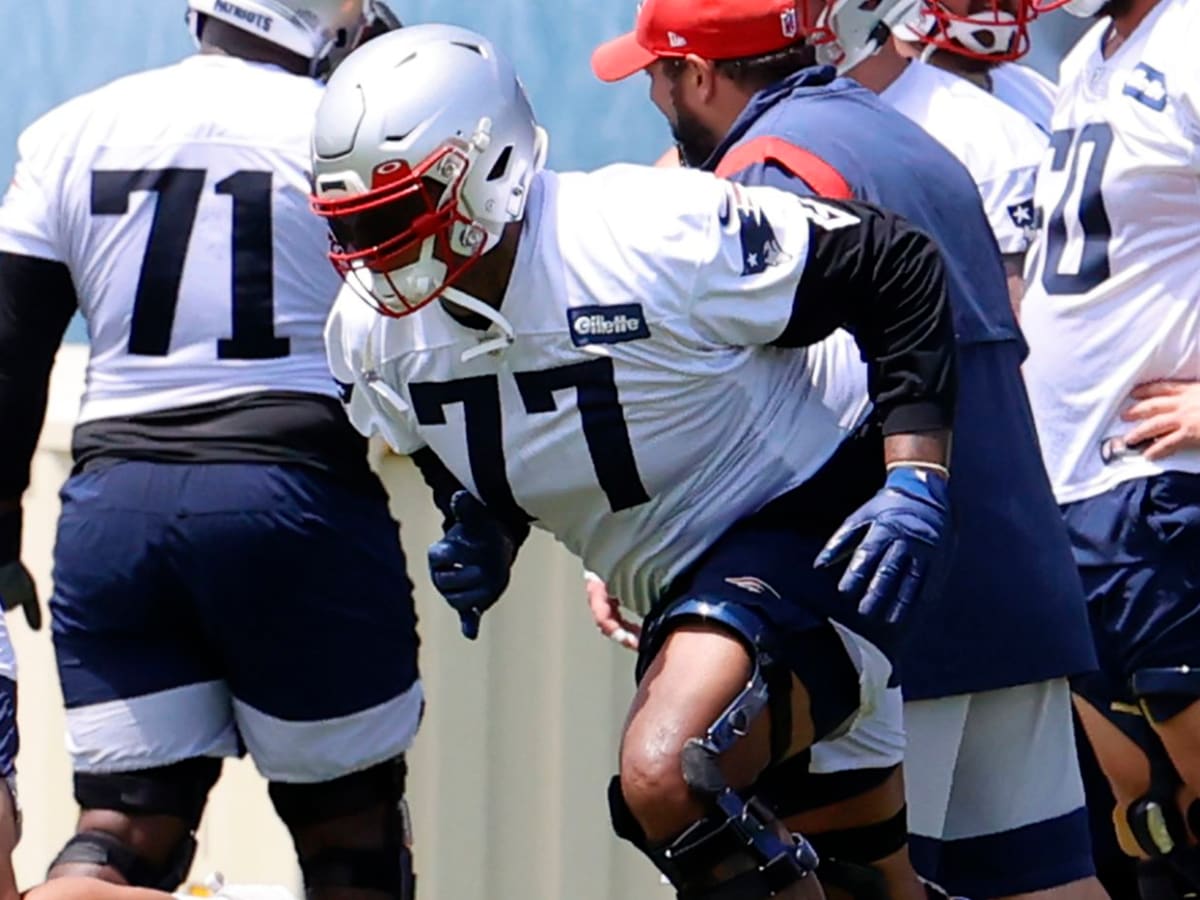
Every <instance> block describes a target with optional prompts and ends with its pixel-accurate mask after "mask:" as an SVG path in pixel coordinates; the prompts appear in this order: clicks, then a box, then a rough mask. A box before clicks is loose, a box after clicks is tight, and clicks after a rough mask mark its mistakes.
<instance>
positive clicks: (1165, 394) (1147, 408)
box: [1121, 381, 1200, 459]
mask: <svg viewBox="0 0 1200 900" xmlns="http://www.w3.org/2000/svg"><path fill="white" fill-rule="evenodd" d="M1130 396H1131V397H1132V398H1133V400H1134V401H1135V402H1134V404H1133V405H1132V406H1130V407H1129V409H1127V410H1125V412H1124V413H1122V414H1121V418H1123V419H1124V420H1125V421H1127V422H1136V423H1137V424H1136V425H1134V426H1133V428H1132V430H1130V432H1129V433H1128V434H1126V435H1125V436H1124V441H1125V446H1127V447H1140V449H1141V452H1142V456H1144V457H1146V459H1162V458H1163V457H1165V456H1170V455H1171V454H1172V453H1178V452H1179V451H1180V450H1187V449H1191V448H1196V447H1200V382H1195V381H1150V382H1147V383H1146V384H1139V385H1138V386H1137V387H1135V388H1134V389H1133V392H1132V393H1131V394H1130Z"/></svg>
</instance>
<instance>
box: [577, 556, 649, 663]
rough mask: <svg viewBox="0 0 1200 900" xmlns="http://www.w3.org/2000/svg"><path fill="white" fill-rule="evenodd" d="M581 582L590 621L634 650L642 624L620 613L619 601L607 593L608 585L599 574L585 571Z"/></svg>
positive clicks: (606, 635)
mask: <svg viewBox="0 0 1200 900" xmlns="http://www.w3.org/2000/svg"><path fill="white" fill-rule="evenodd" d="M583 583H584V589H585V590H586V591H587V601H588V608H589V609H590V610H591V611H592V621H593V622H595V623H596V627H597V628H599V629H600V633H601V634H602V635H604V636H605V637H606V638H608V639H609V640H612V641H616V642H617V643H618V644H620V645H621V646H622V647H626V648H628V649H630V650H636V649H637V648H638V638H640V637H641V634H642V626H641V625H639V624H637V622H632V621H630V620H629V619H626V618H625V617H624V616H623V615H621V601H620V600H618V599H617V598H616V597H610V596H609V595H608V585H606V584H605V583H604V579H603V578H601V577H600V576H599V575H597V574H595V573H594V572H587V573H585V574H584V576H583Z"/></svg>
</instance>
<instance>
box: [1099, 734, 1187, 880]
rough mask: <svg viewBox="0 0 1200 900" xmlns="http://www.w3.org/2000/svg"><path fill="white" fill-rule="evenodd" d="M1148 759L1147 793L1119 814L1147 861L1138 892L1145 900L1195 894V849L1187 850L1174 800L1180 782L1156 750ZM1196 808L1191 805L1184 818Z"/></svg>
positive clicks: (1140, 872)
mask: <svg viewBox="0 0 1200 900" xmlns="http://www.w3.org/2000/svg"><path fill="white" fill-rule="evenodd" d="M1149 756H1150V790H1149V791H1147V792H1146V793H1145V794H1144V795H1143V796H1141V797H1139V798H1138V799H1137V800H1135V801H1134V802H1133V803H1131V804H1129V808H1128V809H1126V810H1125V816H1124V825H1125V827H1126V828H1127V829H1128V834H1129V835H1130V836H1131V837H1132V838H1133V840H1134V842H1135V843H1136V844H1137V846H1138V847H1139V848H1140V849H1141V851H1142V852H1143V853H1145V854H1146V856H1147V857H1149V859H1148V860H1143V861H1142V862H1141V863H1140V864H1139V866H1138V884H1139V890H1140V891H1141V893H1142V896H1143V898H1145V900H1158V898H1159V897H1161V898H1164V900H1166V898H1174V897H1184V896H1194V895H1195V893H1196V892H1197V891H1200V847H1195V846H1189V844H1190V839H1189V833H1188V824H1187V823H1186V822H1185V821H1184V815H1183V814H1182V813H1181V812H1180V810H1179V805H1178V799H1177V797H1178V789H1179V786H1180V784H1181V782H1180V779H1179V776H1178V774H1176V772H1175V769H1174V767H1173V766H1172V765H1171V763H1170V760H1168V759H1167V758H1166V752H1165V751H1164V750H1163V749H1162V748H1161V747H1159V748H1157V750H1156V751H1154V752H1150V753H1149ZM1195 807H1196V804H1195V803H1193V804H1192V809H1189V811H1188V819H1191V818H1193V813H1194V812H1195V811H1196V810H1195ZM1118 818H1119V817H1118ZM1121 824H1122V823H1121V822H1120V821H1118V823H1117V825H1118V828H1120V827H1121ZM1168 870H1169V871H1168ZM1171 891H1174V892H1175V893H1171Z"/></svg>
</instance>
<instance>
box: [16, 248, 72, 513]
mask: <svg viewBox="0 0 1200 900" xmlns="http://www.w3.org/2000/svg"><path fill="white" fill-rule="evenodd" d="M77 305H78V303H77V300H76V297H75V286H74V284H72V282H71V273H70V272H69V271H68V270H67V267H66V266H65V265H63V264H62V263H57V262H51V261H50V260H48V259H37V258H35V257H32V256H19V255H17V254H15V253H0V434H3V435H4V438H3V440H0V500H14V501H15V500H17V499H19V498H20V496H21V494H23V493H24V492H25V488H27V487H28V486H29V466H30V462H31V460H32V459H33V451H34V448H35V447H36V446H37V439H38V435H39V434H40V433H41V431H42V423H43V422H44V421H45V418H46V394H47V391H48V390H49V386H50V369H51V368H52V367H53V366H54V355H55V353H56V352H57V351H58V345H59V344H60V343H62V337H63V332H65V331H66V330H67V323H68V322H70V321H71V316H72V314H73V313H74V312H75V308H76V306H77Z"/></svg>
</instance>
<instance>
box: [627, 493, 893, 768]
mask: <svg viewBox="0 0 1200 900" xmlns="http://www.w3.org/2000/svg"><path fill="white" fill-rule="evenodd" d="M823 545H824V540H823V539H822V538H818V537H814V536H811V535H806V534H803V533H801V532H800V531H798V530H797V529H796V528H794V527H791V526H789V525H788V524H787V523H786V522H782V521H780V516H779V515H778V513H777V512H776V511H774V510H772V509H771V508H770V507H768V509H767V510H765V511H764V512H762V513H759V514H757V515H755V516H751V517H749V518H747V519H745V520H743V521H742V522H740V523H739V524H737V525H735V526H734V527H733V528H731V529H730V530H729V531H727V532H726V533H725V534H724V535H722V536H721V537H720V538H719V539H718V540H717V541H716V543H715V544H713V546H712V547H710V548H709V549H708V551H707V552H706V553H705V554H704V555H703V556H702V557H701V558H700V559H699V560H698V561H697V562H696V563H695V564H694V565H692V566H691V567H690V569H689V570H688V571H686V572H685V573H684V574H683V575H682V576H680V577H679V578H677V579H676V580H675V582H674V583H673V584H672V585H671V587H670V589H669V591H668V592H667V593H666V595H665V596H664V598H663V599H662V601H661V602H660V603H659V604H658V605H657V606H656V607H655V609H654V610H653V611H652V612H651V614H650V616H648V617H647V619H646V622H645V623H644V625H643V632H642V634H643V637H642V641H641V642H640V643H641V650H640V653H639V659H638V672H639V674H640V673H642V672H644V671H645V669H646V668H647V667H648V666H649V664H650V661H651V660H652V659H653V657H654V655H655V653H657V651H658V649H659V648H660V647H661V645H662V640H663V638H664V637H665V635H663V634H662V629H661V626H660V624H659V623H660V622H661V621H662V619H663V617H664V615H665V614H666V613H667V612H668V611H669V610H671V609H672V608H673V607H674V606H675V605H676V604H678V603H680V602H681V601H683V600H687V599H689V598H695V599H703V600H707V601H709V602H719V603H727V604H730V605H732V606H736V607H740V608H742V609H744V610H747V611H749V612H751V613H753V614H754V616H755V617H756V618H757V620H758V621H760V622H762V623H764V625H765V626H766V627H765V629H764V633H765V634H766V647H765V649H767V650H768V651H769V652H770V653H771V655H772V656H773V657H774V658H775V659H776V660H778V661H779V662H780V663H782V664H783V665H784V666H786V667H787V668H788V669H790V670H791V671H792V673H793V674H795V676H796V677H797V678H798V679H799V680H800V682H801V683H802V684H804V686H805V687H806V689H807V690H808V692H809V695H810V698H811V701H812V705H811V712H812V718H813V722H814V725H815V726H816V735H817V738H818V740H817V743H816V744H815V745H814V746H813V748H812V750H811V756H812V761H811V763H810V767H809V769H810V772H811V773H813V774H827V773H830V772H840V771H844V770H846V769H850V768H857V769H862V768H881V769H882V768H888V767H890V766H894V765H896V764H898V763H899V762H900V760H901V758H902V757H903V748H904V737H903V726H902V723H901V712H900V709H901V699H900V691H899V687H898V686H897V685H896V683H895V681H894V678H893V674H892V665H891V662H890V661H889V660H888V658H887V657H886V656H885V655H884V653H883V652H882V651H881V650H879V648H878V647H876V646H875V645H874V644H873V643H871V642H870V641H869V640H867V639H866V638H864V637H862V636H861V635H859V634H857V633H855V632H853V631H851V630H849V629H848V628H845V627H843V626H842V625H840V624H836V623H834V622H831V621H830V620H829V618H828V617H827V616H826V615H825V614H824V612H823V610H825V609H828V608H829V605H830V603H833V602H839V601H838V600H837V576H836V575H831V574H830V573H829V572H828V571H827V570H821V571H817V570H814V569H813V567H812V561H813V560H814V559H815V558H816V556H817V554H818V553H819V552H820V550H821V547H822V546H823ZM847 723H849V724H847Z"/></svg>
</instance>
